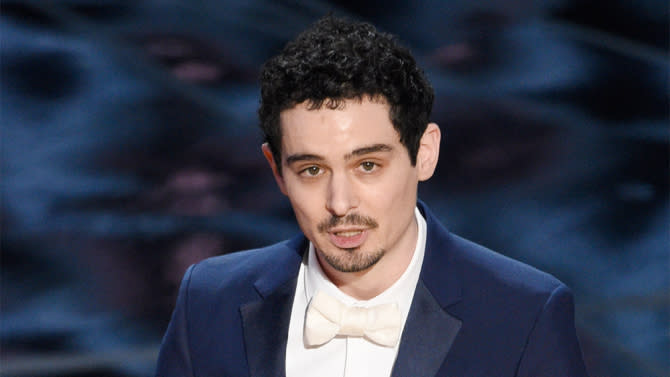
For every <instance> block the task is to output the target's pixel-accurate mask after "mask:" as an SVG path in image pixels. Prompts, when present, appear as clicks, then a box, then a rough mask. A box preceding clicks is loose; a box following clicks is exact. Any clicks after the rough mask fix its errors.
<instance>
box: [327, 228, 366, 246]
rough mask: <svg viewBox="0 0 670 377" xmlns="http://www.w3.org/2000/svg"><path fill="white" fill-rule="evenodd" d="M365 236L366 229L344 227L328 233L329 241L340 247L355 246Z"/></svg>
mask: <svg viewBox="0 0 670 377" xmlns="http://www.w3.org/2000/svg"><path fill="white" fill-rule="evenodd" d="M367 236H368V231H367V229H346V230H338V231H331V232H329V233H328V237H329V238H330V242H332V243H333V245H335V246H337V247H338V248H341V249H353V248H357V247H359V246H361V245H362V244H363V243H364V242H365V240H366V239H367Z"/></svg>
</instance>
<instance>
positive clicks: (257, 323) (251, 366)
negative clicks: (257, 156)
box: [157, 203, 586, 377]
mask: <svg viewBox="0 0 670 377" xmlns="http://www.w3.org/2000/svg"><path fill="white" fill-rule="evenodd" d="M419 209H420V210H421V212H422V213H423V215H424V217H425V218H426V222H427V239H426V252H425V257H424V262H423V266H422V269H421V276H420V279H419V282H418V284H417V287H416V293H415V295H414V300H413V302H412V306H411V308H410V313H409V317H408V319H407V323H406V325H405V329H404V331H403V335H402V339H401V343H400V348H399V351H398V356H397V359H396V362H395V365H394V368H393V376H394V377H421V376H452V377H469V376H485V377H492V376H533V377H537V376H547V377H549V376H551V377H559V376H569V377H579V376H585V375H586V371H585V367H584V363H583V361H582V355H581V350H580V347H579V343H578V341H577V336H576V331H575V325H574V307H573V299H572V294H571V293H570V291H569V289H568V288H567V287H566V286H565V285H564V284H563V283H561V282H560V281H558V280H557V279H555V278H554V277H552V276H550V275H548V274H546V273H543V272H540V271H538V270H536V269H534V268H532V267H529V266H527V265H525V264H522V263H520V262H517V261H514V260H512V259H509V258H507V257H504V256H502V255H500V254H497V253H495V252H493V251H490V250H488V249H486V248H484V247H482V246H479V245H476V244H474V243H471V242H469V241H467V240H464V239H462V238H459V237H457V236H455V235H453V234H450V233H449V232H447V230H446V229H445V228H444V227H443V226H442V225H441V224H440V223H439V221H438V220H437V219H436V218H435V217H434V215H433V214H431V213H430V211H429V210H428V209H427V208H426V207H425V206H424V205H423V204H422V203H419ZM306 249H307V240H306V239H305V238H304V236H300V237H296V238H294V239H291V240H288V241H284V242H281V243H278V244H275V245H272V246H268V247H265V248H261V249H256V250H249V251H243V252H237V253H232V254H227V255H223V256H219V257H214V258H210V259H207V260H205V261H203V262H200V263H198V264H196V265H194V266H191V267H190V268H189V269H188V271H187V272H186V275H185V276H184V280H183V282H182V285H181V287H180V290H179V296H178V299H177V305H176V308H175V310H174V313H173V315H172V320H171V322H170V325H169V326H168V329H167V332H166V334H165V337H164V339H163V344H162V346H161V350H160V355H159V360H158V369H157V376H175V377H176V376H179V377H186V376H189V377H190V376H198V377H205V376H208V377H209V376H211V377H214V376H217V377H221V376H233V377H242V376H254V377H269V376H284V373H285V367H284V363H285V355H286V338H287V336H288V326H289V319H290V316H291V308H292V303H293V295H294V292H295V287H296V281H297V275H298V270H299V266H300V263H301V261H302V254H303V253H304V252H305V250H306Z"/></svg>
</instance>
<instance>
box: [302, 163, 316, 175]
mask: <svg viewBox="0 0 670 377" xmlns="http://www.w3.org/2000/svg"><path fill="white" fill-rule="evenodd" d="M300 174H301V175H306V176H308V177H316V176H317V175H320V174H321V168H320V167H318V166H314V165H312V166H310V167H308V168H306V169H303V170H302V171H301V172H300Z"/></svg>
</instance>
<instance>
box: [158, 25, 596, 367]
mask: <svg viewBox="0 0 670 377" xmlns="http://www.w3.org/2000/svg"><path fill="white" fill-rule="evenodd" d="M432 103H433V91H432V88H431V87H430V84H429V83H428V81H427V80H426V78H425V77H424V75H423V72H422V71H421V70H420V69H419V68H418V67H417V65H416V62H415V61H414V59H413V57H412V56H411V54H410V53H409V51H408V50H407V49H405V48H404V47H402V46H400V45H398V44H397V43H396V42H395V40H393V38H392V37H391V36H389V35H387V34H384V33H380V32H378V31H376V30H375V29H374V27H372V26H371V25H369V24H364V23H355V22H348V21H344V20H339V19H333V18H326V19H323V20H320V21H319V22H317V23H316V24H315V25H314V26H313V27H311V28H310V29H308V30H306V31H305V32H303V33H302V34H301V35H299V36H298V37H297V38H296V40H294V41H292V42H290V43H289V44H288V45H287V46H286V47H285V48H284V50H283V51H282V52H281V53H280V54H279V55H277V56H276V57H274V58H272V59H271V60H269V61H268V62H267V63H266V64H265V66H264V67H263V71H262V74H261V106H260V109H259V116H260V120H261V128H262V130H263V133H264V136H265V140H266V143H265V144H263V146H262V151H263V154H264V155H265V157H266V159H267V160H268V163H269V165H270V167H271V169H272V173H273V175H274V177H275V180H276V182H277V185H278V187H279V189H280V190H281V192H282V193H284V194H285V195H286V196H287V197H288V199H289V201H290V203H291V206H292V207H293V211H294V213H295V216H296V220H297V222H298V225H299V226H300V229H301V231H302V233H303V234H302V235H301V236H300V237H298V238H295V239H293V240H291V241H286V242H283V243H280V244H276V245H272V246H269V247H266V248H262V249H258V250H252V251H246V252H241V253H233V254H230V255H226V256H222V257H217V258H213V259H210V260H206V261H204V262H202V263H200V264H197V265H195V266H193V267H191V268H190V269H189V270H188V271H187V272H186V276H185V278H184V281H183V283H182V286H181V288H180V293H179V298H178V302H177V306H176V308H175V311H174V314H173V318H172V321H171V323H170V326H169V328H168V331H167V333H166V336H165V338H164V341H163V345H162V348H161V353H160V357H159V368H158V375H161V376H171V375H173V376H221V375H224V376H245V375H251V376H274V375H283V374H284V373H285V372H286V370H287V368H286V365H287V359H288V360H289V361H290V363H289V365H290V368H289V369H288V371H289V373H290V375H289V377H296V376H302V375H312V374H313V373H314V374H317V375H319V373H320V372H319V370H318V369H317V370H314V371H312V370H301V369H304V368H306V366H307V365H309V363H306V362H305V363H302V361H308V360H311V358H313V357H321V358H324V360H326V361H327V362H324V363H317V365H316V366H315V368H322V369H323V368H328V370H329V371H330V369H331V368H333V369H337V368H341V370H342V371H343V372H342V374H340V375H342V376H355V375H367V373H365V372H363V369H360V370H350V369H351V360H347V358H346V357H342V355H343V354H342V353H343V352H344V353H345V356H346V353H347V352H350V350H349V349H348V346H347V348H346V349H344V348H339V349H336V348H335V347H334V346H333V345H334V344H337V343H338V342H339V344H341V343H342V341H343V340H342V338H344V339H345V340H344V342H346V339H353V338H356V340H355V341H354V340H352V344H353V343H356V344H358V343H360V342H357V341H358V340H360V339H358V338H365V341H364V342H362V344H361V345H362V348H360V353H361V354H362V355H363V356H364V358H369V359H370V360H371V362H372V363H374V364H375V365H379V368H377V369H376V370H377V371H379V370H384V372H380V375H384V376H387V375H393V376H434V375H439V376H492V375H495V376H543V375H544V376H559V375H569V376H581V375H584V374H585V371H584V365H583V362H582V359H581V352H580V349H579V345H578V342H577V338H576V334H575V328H574V323H573V319H574V314H573V304H572V296H571V294H570V292H569V290H568V289H567V288H566V287H565V286H564V285H563V284H562V283H560V282H559V281H557V280H556V279H554V278H552V277H550V276H549V275H547V274H544V273H541V272H539V271H537V270H534V269H532V268H530V267H528V266H526V265H523V264H521V263H519V262H515V261H512V260H510V259H508V258H505V257H502V256H501V255H499V254H496V253H494V252H491V251H489V250H486V249H484V248H483V247H480V246H477V245H474V244H472V243H470V242H468V241H465V240H463V239H460V238H458V237H456V236H453V235H451V234H450V233H448V232H447V231H446V230H445V229H444V227H443V226H442V225H441V224H440V223H439V222H438V221H437V220H436V219H435V217H434V216H433V215H432V214H431V213H430V211H429V210H428V209H427V208H426V207H425V206H424V205H422V204H420V203H419V204H418V206H419V210H418V211H417V210H416V207H417V191H418V184H419V182H420V181H425V180H427V179H429V178H430V177H431V176H432V175H433V172H434V171H435V167H436V165H437V161H438V157H439V149H440V138H441V133H440V129H439V127H438V126H437V125H436V124H435V123H430V122H429V117H430V113H431V109H432ZM424 223H425V224H424ZM424 239H425V241H423V240H424ZM301 261H302V262H304V263H301ZM310 265H311V266H312V268H310ZM315 270H318V271H319V274H317V275H318V276H320V278H318V279H321V281H322V282H323V283H324V284H325V285H323V286H324V287H325V286H328V287H331V288H328V289H324V291H327V290H330V291H331V293H332V292H334V293H335V294H336V296H340V297H341V298H344V300H340V301H343V302H338V301H335V302H333V301H331V300H330V298H326V299H322V298H323V297H329V296H327V295H325V296H324V295H322V294H325V292H311V291H310V289H308V288H306V286H305V285H304V283H303V280H302V279H299V278H298V277H299V276H305V274H311V276H315V275H314V272H315ZM407 276H411V278H408V277H407ZM399 285H400V286H402V288H400V289H398V288H397V287H398V286H399ZM389 292H396V293H393V294H389ZM394 295H395V296H399V297H397V298H398V300H397V301H399V302H400V304H398V302H383V303H380V304H383V305H382V306H384V305H386V308H390V309H389V310H390V311H384V312H378V311H376V310H377V308H370V310H368V309H361V308H358V307H356V308H352V307H351V305H350V304H352V303H361V306H366V303H372V302H375V301H378V300H380V299H379V298H380V297H385V296H394ZM303 296H304V297H303ZM296 297H298V298H299V300H296V299H295V298H296ZM323 300H326V301H327V302H328V304H327V305H326V306H325V307H324V306H322V305H320V304H322V302H323ZM303 301H304V302H303ZM346 301H348V302H346ZM405 301H406V302H407V304H406V305H404V304H403V303H404V302H405ZM294 304H295V305H294ZM375 306H376V305H375ZM334 308H335V309H334ZM315 313H316V314H315ZM380 313H383V314H380ZM322 317H323V318H322ZM395 318H399V320H398V321H395ZM394 321H395V322H394ZM389 322H394V323H395V326H390V325H389V326H387V325H388V323H389ZM380 323H381V325H380ZM370 326H371V327H372V328H374V327H375V326H377V328H376V330H380V329H381V330H382V331H381V332H382V333H384V332H385V340H382V339H381V338H376V337H374V336H373V335H372V334H371V333H370V332H369V331H370V330H371V327H370ZM301 327H304V328H301ZM391 327H400V330H401V332H400V333H399V334H400V337H399V339H398V338H397V337H396V338H393V337H391V336H390V334H391ZM329 329H332V330H333V332H332V334H331V333H330V332H329V331H330V330H329ZM325 330H328V331H325ZM300 331H303V340H304V344H301V343H300V341H298V342H294V341H290V342H289V341H288V340H289V339H295V337H296V336H295V334H296V333H297V334H298V335H297V337H298V339H299V338H300V335H299V332H300ZM319 332H328V333H329V334H330V335H328V336H327V337H325V338H323V339H321V337H322V335H323V334H321V335H318V336H316V338H318V339H320V340H319V341H318V342H312V341H313V340H314V339H316V338H315V337H314V336H313V335H312V334H316V333H319ZM333 336H335V339H332V337H333ZM368 340H370V341H373V342H374V343H379V344H378V345H380V346H385V347H391V348H390V349H391V351H388V350H386V351H383V352H377V351H378V349H377V348H374V347H373V346H371V345H369V344H368V343H366V342H367V341H368ZM382 343H383V344H382ZM347 344H348V343H347ZM319 347H325V348H323V349H324V350H325V349H328V350H330V349H331V348H332V349H333V350H334V351H333V354H332V357H331V356H330V351H328V352H326V351H324V352H319ZM382 354H383V355H382ZM334 360H340V361H334ZM347 361H349V363H348V362H347ZM331 364H332V367H331ZM326 365H328V366H327V367H326ZM335 374H336V375H337V374H338V373H335Z"/></svg>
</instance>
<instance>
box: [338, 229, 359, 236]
mask: <svg viewBox="0 0 670 377" xmlns="http://www.w3.org/2000/svg"><path fill="white" fill-rule="evenodd" d="M361 233H362V232H361V231H360V230H355V231H351V232H337V233H335V234H336V235H338V236H340V237H353V236H356V235H358V234H361Z"/></svg>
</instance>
